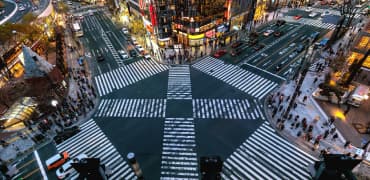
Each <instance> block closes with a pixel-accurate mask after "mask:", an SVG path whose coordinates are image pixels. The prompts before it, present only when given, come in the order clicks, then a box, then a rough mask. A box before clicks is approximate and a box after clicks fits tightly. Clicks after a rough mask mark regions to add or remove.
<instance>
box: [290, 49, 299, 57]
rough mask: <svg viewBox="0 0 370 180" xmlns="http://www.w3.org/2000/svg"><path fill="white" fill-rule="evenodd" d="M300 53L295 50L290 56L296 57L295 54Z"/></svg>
mask: <svg viewBox="0 0 370 180" xmlns="http://www.w3.org/2000/svg"><path fill="white" fill-rule="evenodd" d="M297 54H298V53H297V52H296V51H294V52H293V53H292V54H290V55H289V58H294V56H296V55H297Z"/></svg>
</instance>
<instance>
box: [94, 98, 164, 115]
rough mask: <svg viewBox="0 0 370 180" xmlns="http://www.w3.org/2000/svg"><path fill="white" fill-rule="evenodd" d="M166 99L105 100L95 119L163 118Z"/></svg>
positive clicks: (100, 105)
mask: <svg viewBox="0 0 370 180" xmlns="http://www.w3.org/2000/svg"><path fill="white" fill-rule="evenodd" d="M165 114H166V99H103V100H102V101H101V103H100V104H99V107H98V111H97V113H95V117H126V118H161V117H162V118H163V117H165Z"/></svg>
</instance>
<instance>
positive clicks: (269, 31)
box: [263, 29, 274, 37]
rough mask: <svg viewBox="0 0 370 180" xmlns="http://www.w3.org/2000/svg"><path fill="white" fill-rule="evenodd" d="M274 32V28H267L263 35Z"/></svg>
mask: <svg viewBox="0 0 370 180" xmlns="http://www.w3.org/2000/svg"><path fill="white" fill-rule="evenodd" d="M272 33H274V30H272V29H268V30H266V31H265V32H264V33H263V35H264V36H266V37H267V36H270V35H271V34H272Z"/></svg>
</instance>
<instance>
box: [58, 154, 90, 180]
mask: <svg viewBox="0 0 370 180" xmlns="http://www.w3.org/2000/svg"><path fill="white" fill-rule="evenodd" d="M86 158H87V155H86V154H80V155H78V156H77V157H76V158H73V159H71V160H69V161H67V162H66V163H64V164H63V165H62V167H60V168H58V169H57V171H56V174H57V177H58V179H64V178H66V177H68V176H69V175H70V174H71V173H72V172H73V171H74V169H73V167H72V163H75V162H79V161H80V160H82V159H86Z"/></svg>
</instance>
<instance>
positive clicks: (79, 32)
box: [73, 23, 84, 37]
mask: <svg viewBox="0 0 370 180" xmlns="http://www.w3.org/2000/svg"><path fill="white" fill-rule="evenodd" d="M73 32H74V33H75V35H76V37H81V36H83V35H84V33H83V31H82V28H81V26H80V24H78V23H73Z"/></svg>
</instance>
